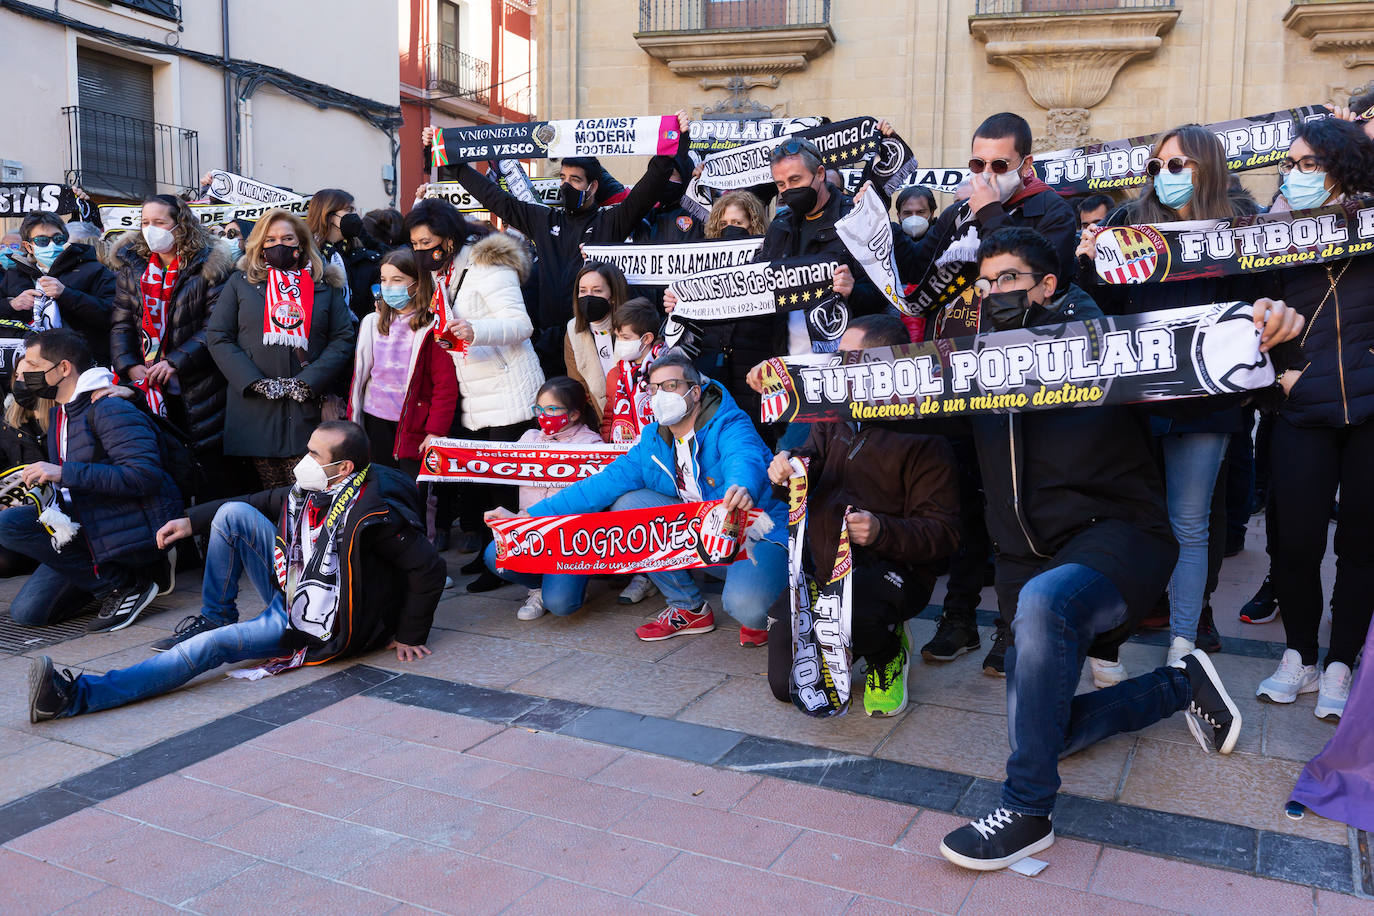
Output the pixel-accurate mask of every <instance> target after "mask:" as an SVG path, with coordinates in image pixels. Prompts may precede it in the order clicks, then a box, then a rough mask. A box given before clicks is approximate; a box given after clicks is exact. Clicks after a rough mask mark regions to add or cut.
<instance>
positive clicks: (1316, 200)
mask: <svg viewBox="0 0 1374 916" xmlns="http://www.w3.org/2000/svg"><path fill="white" fill-rule="evenodd" d="M1279 191H1280V192H1282V194H1283V199H1284V200H1286V201H1288V205H1289V206H1290V207H1292V208H1293V209H1294V210H1310V209H1312V208H1313V207H1320V206H1321V205H1322V204H1324V203H1326V199H1327V198H1328V197H1330V196H1331V192H1330V191H1328V190H1327V189H1326V173H1325V172H1299V171H1298V170H1297V169H1294V170H1293V171H1291V172H1289V173H1288V177H1287V178H1285V179H1284V180H1283V185H1282V186H1281V187H1280V188H1279Z"/></svg>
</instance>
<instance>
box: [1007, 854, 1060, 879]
mask: <svg viewBox="0 0 1374 916" xmlns="http://www.w3.org/2000/svg"><path fill="white" fill-rule="evenodd" d="M1049 864H1050V863H1048V862H1046V861H1044V860H1043V859H1029V858H1027V859H1021V860H1020V861H1019V862H1013V863H1011V865H1010V866H1008V867H1009V868H1010V869H1011V870H1012V871H1014V872H1016V873H1017V874H1018V875H1025V876H1026V877H1027V878H1034V877H1035V876H1036V875H1038V874H1040V873H1041V872H1042V871H1044V870H1045V869H1046V868H1047V867H1048V866H1049Z"/></svg>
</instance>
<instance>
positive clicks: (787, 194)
mask: <svg viewBox="0 0 1374 916" xmlns="http://www.w3.org/2000/svg"><path fill="white" fill-rule="evenodd" d="M820 199H821V198H820V194H819V193H818V192H817V191H816V189H815V188H813V187H811V186H810V185H807V186H806V187H804V188H788V189H787V190H786V191H783V192H782V193H781V194H779V195H778V203H779V204H782V205H784V206H786V207H787V208H788V209H790V210H791V211H792V217H793V219H801V218H802V217H804V216H806V215H807V214H808V213H810V212H811V211H812V210H814V209H816V204H817V203H819V202H820Z"/></svg>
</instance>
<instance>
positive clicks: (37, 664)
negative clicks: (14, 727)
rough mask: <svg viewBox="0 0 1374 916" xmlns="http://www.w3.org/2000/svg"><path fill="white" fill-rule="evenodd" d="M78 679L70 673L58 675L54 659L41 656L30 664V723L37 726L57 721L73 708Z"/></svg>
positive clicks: (64, 672) (65, 672)
mask: <svg viewBox="0 0 1374 916" xmlns="http://www.w3.org/2000/svg"><path fill="white" fill-rule="evenodd" d="M75 684H76V678H74V677H72V673H71V672H70V671H63V672H62V673H61V674H58V673H57V672H56V671H55V670H53V666H52V659H50V658H48V657H47V656H46V655H40V656H38V657H37V658H35V659H34V660H33V661H31V662H29V721H30V722H32V723H34V724H35V725H37V724H38V723H39V722H46V721H48V720H49V719H56V718H57V717H58V716H60V715H62V713H64V712H66V711H67V710H68V709H70V708H71V705H72V698H73V697H74V696H75V693H76V691H75Z"/></svg>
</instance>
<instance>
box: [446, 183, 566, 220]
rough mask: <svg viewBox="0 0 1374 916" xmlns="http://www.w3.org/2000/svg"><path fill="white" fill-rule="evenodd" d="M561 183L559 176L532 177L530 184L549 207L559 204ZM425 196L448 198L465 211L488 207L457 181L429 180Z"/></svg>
mask: <svg viewBox="0 0 1374 916" xmlns="http://www.w3.org/2000/svg"><path fill="white" fill-rule="evenodd" d="M560 184H561V182H559V180H558V179H557V178H532V179H530V185H531V186H532V187H533V188H534V193H535V195H536V196H537V197H538V203H542V204H544V205H545V206H549V207H552V206H556V205H557V204H558V187H559V185H560ZM425 197H437V198H439V199H441V200H446V201H448V202H449V203H451V204H453V206H455V207H457V208H458V209H459V210H461V211H462V212H464V213H484V212H486V209H487V208H486V207H484V206H482V204H481V202H480V201H479V200H478V199H477V198H476V197H473V196H472V192H470V191H468V189H467V188H465V187H463V186H462V185H461V184H459V183H458V182H456V181H431V182H429V183H428V184H426V185H425Z"/></svg>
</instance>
